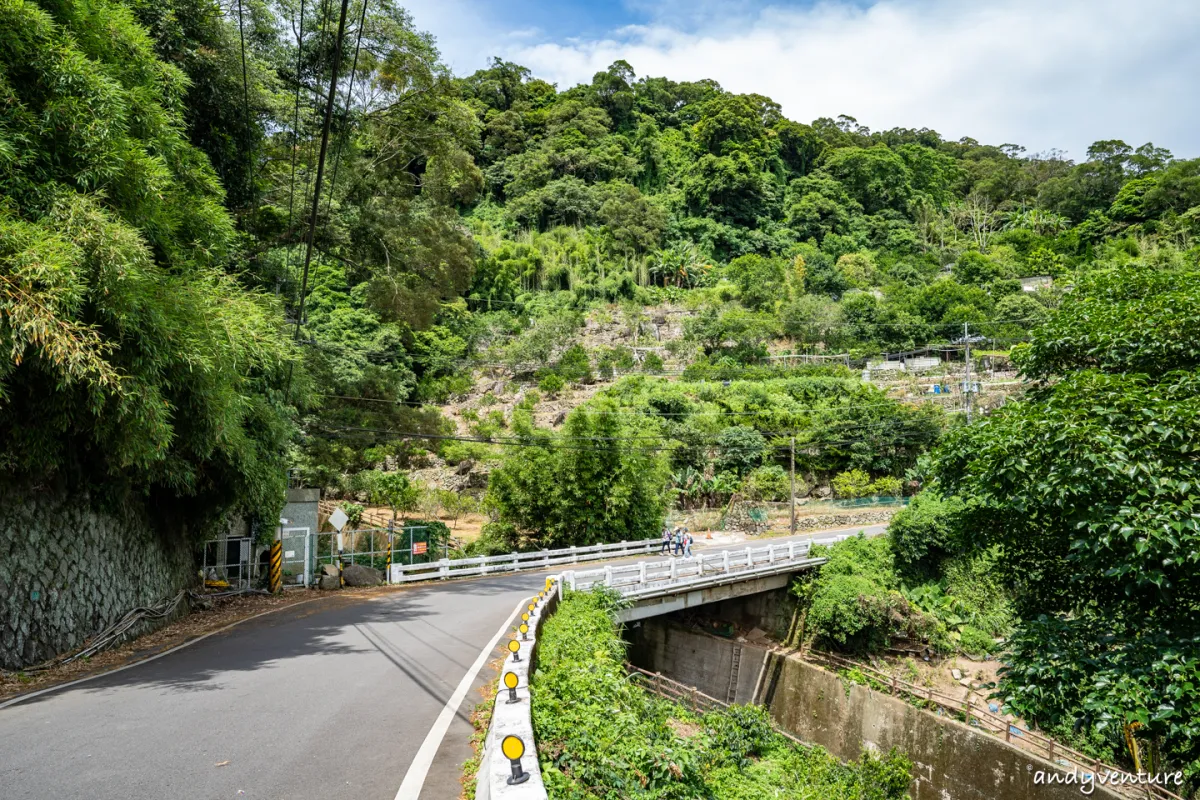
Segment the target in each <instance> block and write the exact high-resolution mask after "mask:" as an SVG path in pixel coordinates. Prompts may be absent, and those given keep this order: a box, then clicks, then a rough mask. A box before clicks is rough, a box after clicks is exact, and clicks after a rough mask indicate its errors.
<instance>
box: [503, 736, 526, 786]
mask: <svg viewBox="0 0 1200 800" xmlns="http://www.w3.org/2000/svg"><path fill="white" fill-rule="evenodd" d="M500 752H502V753H504V757H505V758H507V759H508V760H509V761H510V762H512V776H511V777H509V779H508V785H509V786H513V785H515V784H518V783H524V782H525V781H527V780H529V773H528V772H526V771H525V770H523V769H521V756H523V755H525V743H524V742H523V741H521V737H520V736H512V735H509V736H505V737H504V741H503V742H501V743H500Z"/></svg>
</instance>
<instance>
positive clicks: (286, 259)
mask: <svg viewBox="0 0 1200 800" xmlns="http://www.w3.org/2000/svg"><path fill="white" fill-rule="evenodd" d="M303 63H304V0H300V27H299V29H298V31H297V32H296V107H295V111H294V112H293V115H292V176H291V181H290V183H291V187H290V188H289V189H288V224H287V229H288V231H291V229H292V221H293V216H294V213H295V210H296V159H297V158H298V156H299V154H300V83H301V80H300V72H301V70H302V69H303ZM294 249H295V248H294V247H292V246H289V247H288V249H287V250H286V251H285V253H284V256H283V271H284V272H285V273H289V274H290V271H291V259H292V250H294Z"/></svg>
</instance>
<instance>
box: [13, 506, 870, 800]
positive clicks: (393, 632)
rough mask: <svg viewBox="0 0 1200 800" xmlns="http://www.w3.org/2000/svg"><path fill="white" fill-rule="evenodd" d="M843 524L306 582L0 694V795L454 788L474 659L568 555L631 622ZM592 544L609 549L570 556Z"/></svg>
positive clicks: (744, 589)
mask: <svg viewBox="0 0 1200 800" xmlns="http://www.w3.org/2000/svg"><path fill="white" fill-rule="evenodd" d="M858 530H859V529H858V528H853V529H846V530H844V531H839V532H829V531H826V532H818V533H813V534H806V535H804V536H800V537H794V538H790V539H786V538H781V539H777V540H773V541H774V544H773V545H770V544H768V545H758V546H755V547H752V548H751V549H750V551H749V553H747V550H746V546H745V545H740V546H730V547H708V548H703V549H701V548H699V547H698V548H697V550H696V553H697V554H696V556H695V557H693V558H690V559H685V558H679V559H672V560H671V561H666V560H664V559H662V558H661V557H655V556H649V557H647V555H646V554H645V553H643V554H642V555H641V556H637V557H636V558H639V559H640V560H637V561H633V560H630V558H631V557H630V556H628V555H625V556H624V557H623V558H622V557H621V552H609V551H595V552H594V553H592V552H589V553H578V554H577V556H578V557H577V558H576V559H575V561H578V562H580V566H576V563H575V561H568V562H565V563H563V564H562V565H560V566H551V568H550V569H546V564H545V561H546V560H547V559H552V558H555V557H554V556H547V555H546V554H545V553H543V554H541V555H540V556H539V557H535V558H532V559H530V560H528V561H524V560H519V563H518V562H514V563H512V564H511V566H509V567H505V568H504V569H505V571H503V572H500V571H499V568H498V569H497V570H496V572H493V571H492V566H493V565H492V564H486V565H485V564H478V565H474V566H472V567H471V569H478V570H479V573H478V574H477V575H476V576H475V577H471V578H465V579H459V580H436V579H435V580H428V581H424V582H413V583H411V584H407V585H404V586H400V587H395V588H393V589H391V590H387V591H381V592H374V593H366V594H342V593H331V594H332V596H325V595H318V596H316V597H315V598H314V599H312V600H306V601H304V602H301V603H297V604H294V605H291V606H287V607H284V608H281V609H277V610H274V611H271V612H270V613H267V614H265V615H263V616H259V617H257V618H252V619H249V620H246V621H243V622H241V623H240V624H237V625H235V626H231V627H229V628H227V629H224V630H221V631H218V632H216V633H214V634H212V635H209V636H207V637H206V638H203V639H200V640H196V641H194V642H193V643H191V644H190V645H188V646H186V647H183V648H181V649H176V650H168V651H166V652H161V653H158V654H156V655H154V657H153V659H152V660H142V661H140V662H138V663H136V664H131V665H130V666H128V667H125V668H123V669H121V670H120V671H111V672H108V673H105V674H102V675H99V676H94V677H90V678H85V679H83V680H81V681H79V682H75V683H69V684H65V685H62V686H59V687H56V688H53V689H50V690H47V691H45V692H41V693H34V694H28V695H24V696H22V697H20V698H18V699H17V700H16V701H9V702H0V785H3V786H4V797H5V798H6V800H9V799H11V800H40V799H41V798H45V797H89V798H96V800H116V799H117V798H120V799H121V800H130V799H133V800H136V799H137V798H146V800H158V799H159V798H163V797H184V796H193V795H195V791H193V790H196V789H197V787H204V788H203V792H202V794H203V795H204V796H205V797H235V798H236V797H248V798H254V797H259V798H265V797H323V798H330V799H331V800H336V799H337V798H343V799H344V800H392V799H393V798H395V799H396V800H418V798H422V799H423V800H439V798H447V799H449V798H456V797H458V795H459V792H460V790H461V786H460V783H459V777H460V771H461V767H462V764H463V763H464V762H465V761H467V759H469V758H470V757H471V756H472V751H471V747H470V738H471V735H472V733H473V732H474V729H473V727H472V725H471V723H470V717H471V712H472V710H473V708H474V706H475V704H476V703H477V702H478V700H479V697H480V696H479V694H478V693H477V691H476V690H478V689H480V688H482V687H483V686H484V685H486V684H491V683H493V681H494V680H495V675H494V673H493V672H492V671H491V670H490V669H489V668H488V667H487V665H488V664H489V662H492V660H493V659H495V658H496V657H497V656H498V655H501V654H503V655H505V656H507V655H508V653H507V651H504V650H499V649H498V645H500V644H501V643H502V642H503V641H505V640H507V639H508V638H509V637H510V635H511V631H512V629H513V625H514V624H515V620H516V618H517V617H518V616H519V615H520V611H521V610H522V609H523V608H525V606H526V605H527V603H528V601H529V597H530V595H532V594H536V593H537V592H538V590H540V589H542V588H544V586H545V580H546V577H547V576H548V575H551V574H555V573H557V572H558V571H559V570H562V569H572V570H573V571H574V576H573V580H574V582H575V586H576V587H577V588H585V587H586V586H590V585H595V584H597V583H601V582H604V583H606V584H607V585H610V586H612V587H613V588H614V589H616V590H617V591H620V592H622V593H623V594H625V595H626V596H627V597H628V598H629V599H630V601H631V605H630V607H629V609H627V610H626V613H627V614H628V615H629V618H630V619H635V618H637V617H635V616H634V615H635V614H643V615H651V614H653V613H666V612H667V611H668V610H673V607H672V606H671V604H680V603H682V604H684V605H683V606H681V607H690V606H691V605H694V604H697V603H699V602H701V601H703V600H704V599H705V598H709V601H715V600H717V599H720V598H719V597H718V595H719V593H720V592H739V593H749V592H751V591H764V590H765V588H762V587H766V586H769V585H775V583H778V585H784V584H785V583H786V580H787V577H788V575H789V574H792V573H794V572H795V571H799V570H803V569H808V568H811V566H812V565H813V564H812V562H813V559H811V558H808V555H807V554H808V549H809V547H810V546H811V540H812V539H818V540H831V539H832V537H836V536H838V535H851V534H853V533H856V532H857V531H858ZM865 530H866V531H867V533H869V534H872V533H881V532H883V530H884V526H882V525H878V526H872V527H868V528H866V529H865ZM626 549H628V548H626ZM622 552H623V551H622ZM596 556H601V557H603V558H606V559H610V560H611V559H613V558H614V557H616V558H618V559H620V560H617V561H610V562H603V561H601V562H597V565H596V566H595V567H592V566H591V565H582V563H581V562H583V561H585V560H586V559H588V558H592V557H596ZM504 558H506V557H504ZM539 559H540V561H541V563H538V562H539ZM805 562H808V563H805ZM672 565H674V566H672ZM484 566H486V567H487V570H486V573H487V574H484V569H483V568H484ZM584 567H586V569H585V568H584ZM518 569H519V571H518ZM455 571H456V570H455V569H451V572H455ZM432 577H435V578H436V577H437V576H436V575H435V576H432ZM730 596H732V595H730ZM528 762H529V758H528V757H527V758H526V763H527V764H528Z"/></svg>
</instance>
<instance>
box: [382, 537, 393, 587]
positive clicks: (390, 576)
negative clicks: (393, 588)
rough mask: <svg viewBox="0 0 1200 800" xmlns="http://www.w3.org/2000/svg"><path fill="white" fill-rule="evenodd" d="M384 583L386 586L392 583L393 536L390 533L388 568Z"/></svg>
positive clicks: (384, 572)
mask: <svg viewBox="0 0 1200 800" xmlns="http://www.w3.org/2000/svg"><path fill="white" fill-rule="evenodd" d="M383 582H384V584H389V583H391V582H392V534H391V532H390V531H389V532H388V535H387V566H386V567H384V570H383Z"/></svg>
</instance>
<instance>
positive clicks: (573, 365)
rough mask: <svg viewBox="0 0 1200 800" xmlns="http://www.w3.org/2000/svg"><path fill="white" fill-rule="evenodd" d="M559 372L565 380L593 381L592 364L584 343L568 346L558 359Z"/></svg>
mask: <svg viewBox="0 0 1200 800" xmlns="http://www.w3.org/2000/svg"><path fill="white" fill-rule="evenodd" d="M557 372H558V374H559V375H561V376H562V378H563V380H565V381H568V382H570V383H591V382H592V364H591V362H590V361H589V360H588V354H587V350H585V349H584V347H583V345H581V344H576V345H571V346H570V347H569V348H567V351H566V352H565V353H563V354H562V358H560V359H559V360H558V369H557Z"/></svg>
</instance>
